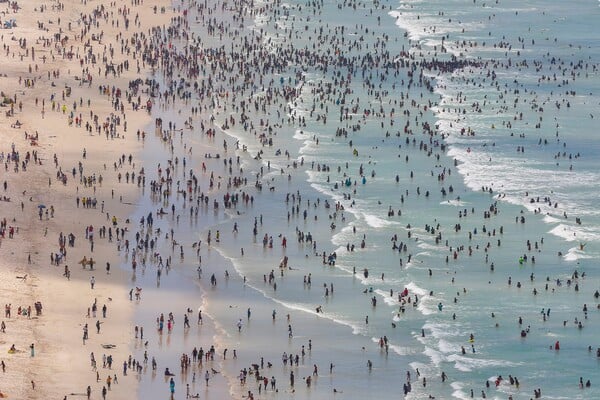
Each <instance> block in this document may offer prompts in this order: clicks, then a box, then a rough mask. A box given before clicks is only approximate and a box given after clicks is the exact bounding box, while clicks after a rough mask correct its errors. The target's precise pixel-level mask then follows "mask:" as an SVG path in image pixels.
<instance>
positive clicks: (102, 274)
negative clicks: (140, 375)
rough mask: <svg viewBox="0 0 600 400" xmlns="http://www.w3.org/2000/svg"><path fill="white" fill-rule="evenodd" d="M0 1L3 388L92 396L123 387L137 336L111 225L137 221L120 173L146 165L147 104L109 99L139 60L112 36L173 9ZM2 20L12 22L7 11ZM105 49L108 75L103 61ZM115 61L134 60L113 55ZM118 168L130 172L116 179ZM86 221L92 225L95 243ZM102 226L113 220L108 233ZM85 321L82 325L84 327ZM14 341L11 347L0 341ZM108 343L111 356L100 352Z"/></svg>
mask: <svg viewBox="0 0 600 400" xmlns="http://www.w3.org/2000/svg"><path fill="white" fill-rule="evenodd" d="M138 3H139V4H138ZM0 6H1V7H2V11H3V13H2V23H3V24H5V29H4V30H3V31H2V42H3V49H4V51H5V53H4V54H3V56H2V59H1V61H0V69H1V70H2V76H1V77H0V86H1V89H2V95H3V96H4V97H3V99H4V102H3V104H2V109H1V111H2V113H3V114H5V115H4V116H3V118H1V119H0V130H1V132H2V134H1V135H0V150H1V151H2V152H3V156H4V159H3V160H4V162H3V164H4V167H5V168H4V169H5V170H4V172H3V173H2V179H1V180H2V182H3V184H4V190H3V192H2V197H3V201H2V203H0V217H1V218H2V219H3V220H4V221H5V222H6V224H7V226H6V235H5V236H4V237H3V238H2V239H0V260H1V261H0V271H1V275H2V277H3V279H2V280H0V290H1V291H2V300H3V304H5V305H6V306H7V307H8V306H10V316H8V314H5V316H4V318H3V321H4V323H5V324H6V328H5V330H4V332H3V333H2V334H1V335H0V344H1V349H0V350H1V352H2V356H0V359H2V361H3V362H4V364H5V370H4V372H3V373H2V384H1V387H0V392H2V393H3V394H4V395H5V396H6V397H8V398H15V399H18V398H21V399H25V398H29V399H49V398H54V399H62V398H77V397H81V396H84V397H85V396H86V395H87V388H88V386H89V387H90V388H91V398H94V399H99V398H102V390H103V388H105V387H107V386H108V388H107V391H108V396H107V397H109V398H115V399H131V398H134V397H135V393H136V391H137V385H138V379H137V378H136V377H135V375H134V374H131V375H134V376H123V373H122V363H123V361H127V359H128V357H130V356H129V355H130V354H131V353H130V350H131V349H132V348H133V346H134V329H133V311H134V307H135V305H136V304H135V302H133V301H130V300H129V298H128V295H127V294H128V292H129V290H130V289H131V285H130V279H129V276H127V274H126V273H125V272H124V270H123V269H122V268H120V267H119V265H120V263H121V257H122V254H120V253H121V252H120V251H119V248H120V247H121V246H124V244H123V241H124V240H125V239H124V238H123V237H119V238H118V239H117V237H115V238H113V237H112V236H113V233H114V234H115V236H119V235H118V234H117V232H116V231H117V230H121V231H122V232H125V235H126V236H128V234H129V230H130V229H131V226H136V223H132V222H130V221H128V218H129V216H130V214H131V213H132V212H133V210H134V208H135V206H136V202H137V201H138V199H139V197H140V193H141V191H140V186H139V185H136V184H133V178H132V179H131V183H129V174H130V173H131V174H133V173H135V174H139V172H140V170H142V168H143V166H142V165H141V163H140V162H139V161H138V160H137V157H138V154H139V152H140V151H141V149H142V147H143V141H141V140H140V139H139V134H140V132H142V131H145V130H146V129H147V126H148V125H149V123H150V117H149V115H148V113H147V112H146V110H145V109H144V108H142V107H140V108H139V109H138V110H137V111H134V110H132V107H131V106H130V105H129V104H127V106H126V107H120V106H118V105H115V103H114V100H115V99H116V98H118V97H117V96H115V90H118V91H119V92H120V93H122V94H123V97H124V96H125V92H126V90H127V88H128V84H129V81H131V80H134V79H137V78H140V77H141V78H142V79H143V78H144V76H145V75H146V74H147V73H148V72H149V70H148V69H147V68H144V67H143V66H140V69H139V70H137V69H136V68H135V67H133V65H135V56H133V55H131V54H123V53H121V52H114V54H113V51H111V49H114V48H115V47H117V46H119V43H121V41H122V38H123V36H125V35H126V34H127V35H128V32H126V30H125V28H124V26H123V25H125V22H124V21H125V20H128V22H127V24H129V23H131V28H132V30H134V29H135V30H136V31H142V32H143V31H147V30H148V29H149V28H150V27H153V26H156V25H160V24H162V23H163V22H164V21H165V20H168V18H169V15H170V14H169V13H171V12H172V11H171V10H170V9H169V10H165V11H164V12H162V13H157V12H155V11H154V7H155V6H157V7H163V5H162V2H159V1H148V0H146V1H143V2H135V4H133V3H132V4H125V3H123V4H121V3H114V4H112V3H111V4H110V5H109V3H106V4H104V3H102V2H96V1H85V2H81V1H77V0H73V1H70V0H68V1H63V2H52V1H48V2H23V1H21V2H9V3H4V4H2V5H0ZM121 7H126V8H127V14H125V13H124V12H123V11H124V10H123V9H122V8H121ZM84 18H88V19H87V21H88V23H87V24H86V23H85V22H84V21H86V20H85V19H84ZM13 20H14V22H15V23H16V26H15V27H9V26H10V25H6V24H12V22H11V21H13ZM92 20H93V21H94V23H89V22H91V21H92ZM119 23H120V24H121V27H120V28H119ZM137 56H138V57H139V54H138V55H137ZM102 59H104V61H105V62H101V60H102ZM108 60H110V65H113V64H114V65H115V66H116V68H119V73H118V75H116V74H114V75H113V74H112V73H111V74H110V75H109V74H108V73H106V74H105V72H106V71H105V66H106V65H109V64H108V62H109V61H108ZM124 62H129V63H131V65H132V66H131V68H127V69H125V68H120V67H123V63H124ZM119 66H120V67H119ZM84 71H85V72H84ZM90 78H91V79H90ZM100 87H106V90H103V91H100V90H99V88H100ZM120 93H119V97H120ZM121 99H122V98H121ZM88 124H89V125H88ZM92 126H93V128H92ZM88 127H89V129H88ZM136 132H137V135H136ZM105 133H106V135H105ZM9 157H10V158H9ZM17 157H18V158H17ZM121 157H123V158H121ZM126 159H127V160H126ZM132 160H133V162H132ZM136 162H137V165H136ZM117 164H119V166H118V167H117ZM125 174H127V183H125V178H124V177H123V178H122V179H121V175H125ZM88 179H89V182H88V181H87V180H88ZM121 180H122V181H123V182H120V181H121ZM113 218H114V219H115V220H113ZM114 221H116V222H114ZM88 227H93V228H94V229H95V232H94V233H93V235H94V239H93V244H92V241H90V240H89V239H88V238H87V236H88V233H89V235H90V236H91V235H92V232H91V231H90V232H88ZM102 227H104V232H102ZM107 227H108V229H112V230H113V232H110V238H109V239H107V238H106V237H105V235H106V230H105V229H106V228H107ZM9 231H10V232H11V233H10V234H9ZM71 234H72V235H73V243H70V242H71V238H69V237H68V236H69V235H71ZM60 237H62V239H63V241H61V240H59V238H60ZM59 254H60V256H59ZM55 257H56V258H55ZM84 257H85V258H86V259H87V260H92V259H93V263H92V264H91V267H93V269H92V268H90V263H82V262H81V261H82V260H83V259H84ZM59 258H60V259H59ZM67 269H68V274H67ZM92 280H93V281H94V286H93V289H92V288H91V281H92ZM36 302H39V303H40V304H41V310H40V311H39V313H36V309H35V305H34V304H35V303H36ZM138 303H139V302H138ZM94 304H95V307H94ZM94 308H97V310H94ZM28 309H29V310H33V311H32V315H28V314H27V310H28ZM21 310H23V311H22V312H21V313H19V312H20V311H21ZM6 312H7V313H8V311H6ZM19 314H21V315H19ZM98 322H99V324H98ZM85 325H87V330H88V337H89V338H88V339H87V340H83V341H82V338H83V335H84V326H85ZM98 332H99V333H98ZM82 342H83V343H85V344H83V343H82ZM12 345H14V348H15V349H16V351H14V352H8V351H9V349H10V348H11V346H12ZM32 345H33V346H34V348H33V350H31V346H32ZM92 354H93V356H94V358H95V363H96V365H95V366H94V365H93V363H92ZM109 355H112V357H113V358H114V365H113V366H112V369H109V368H106V365H104V366H103V357H104V363H106V357H107V356H109ZM131 366H132V365H131V358H129V367H131ZM144 367H146V365H145V366H144ZM109 376H110V379H111V380H112V382H111V383H112V387H111V385H108V382H107V378H108V377H109ZM215 391H217V389H215ZM225 393H226V389H225Z"/></svg>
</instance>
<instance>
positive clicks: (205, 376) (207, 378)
mask: <svg viewBox="0 0 600 400" xmlns="http://www.w3.org/2000/svg"><path fill="white" fill-rule="evenodd" d="M209 379H210V374H209V373H208V370H206V372H205V373H204V380H205V381H206V386H208V380H209Z"/></svg>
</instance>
